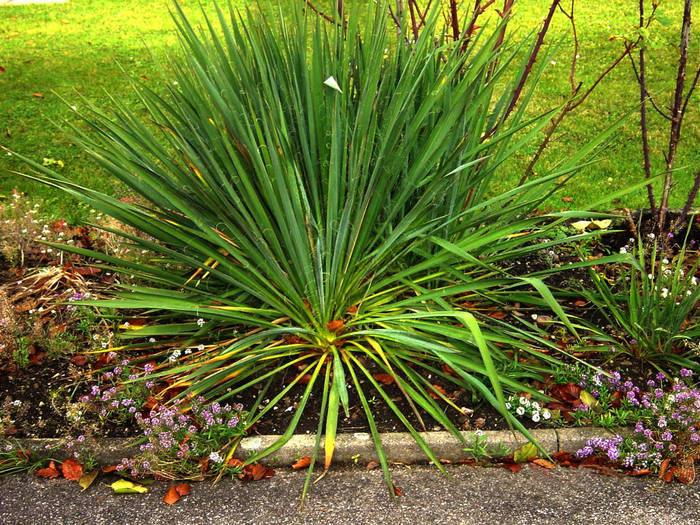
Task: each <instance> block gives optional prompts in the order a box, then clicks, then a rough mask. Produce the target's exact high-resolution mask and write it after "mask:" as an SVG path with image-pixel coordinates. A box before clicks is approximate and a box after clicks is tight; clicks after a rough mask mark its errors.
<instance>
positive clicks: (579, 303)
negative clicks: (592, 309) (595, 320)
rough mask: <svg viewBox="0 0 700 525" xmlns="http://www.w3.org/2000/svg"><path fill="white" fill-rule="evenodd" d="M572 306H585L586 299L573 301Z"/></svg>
mask: <svg viewBox="0 0 700 525" xmlns="http://www.w3.org/2000/svg"><path fill="white" fill-rule="evenodd" d="M574 306H578V307H581V306H586V301H581V300H578V301H575V302H574Z"/></svg>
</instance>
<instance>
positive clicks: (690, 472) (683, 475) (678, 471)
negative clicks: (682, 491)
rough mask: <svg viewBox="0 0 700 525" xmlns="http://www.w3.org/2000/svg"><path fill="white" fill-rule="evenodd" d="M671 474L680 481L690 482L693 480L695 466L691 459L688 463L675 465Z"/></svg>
mask: <svg viewBox="0 0 700 525" xmlns="http://www.w3.org/2000/svg"><path fill="white" fill-rule="evenodd" d="M673 475H674V476H675V478H676V479H677V480H678V481H680V482H681V483H685V484H689V483H692V482H693V481H695V466H694V465H693V463H692V461H691V462H689V463H688V464H684V465H681V466H678V467H675V469H674V472H673Z"/></svg>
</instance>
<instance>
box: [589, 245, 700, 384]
mask: <svg viewBox="0 0 700 525" xmlns="http://www.w3.org/2000/svg"><path fill="white" fill-rule="evenodd" d="M651 236H652V237H653V234H651ZM687 240H688V239H687V238H686V242H684V244H683V246H682V247H681V250H680V251H679V252H678V254H676V255H675V257H674V258H673V260H669V259H667V258H665V257H664V256H663V252H660V251H659V243H658V242H657V241H656V240H655V239H652V240H651V242H648V243H645V242H644V241H643V240H642V239H641V238H640V239H638V240H637V242H636V245H634V244H635V243H631V244H633V245H634V246H628V247H625V248H624V249H623V250H622V251H623V252H628V253H626V254H625V256H626V257H627V260H626V261H623V264H622V265H621V268H622V272H621V273H620V275H619V276H618V277H617V278H615V279H611V281H612V283H611V282H609V281H608V278H607V277H606V276H605V275H604V274H602V273H600V272H596V271H595V270H593V269H589V272H590V276H591V281H592V282H593V285H594V289H592V290H585V291H584V294H585V295H586V297H587V298H588V299H589V300H590V301H591V302H592V303H593V305H595V307H596V308H597V309H598V311H599V312H600V313H601V314H602V315H603V317H604V318H605V320H606V321H607V322H608V323H609V325H610V326H611V327H612V328H613V331H614V332H616V333H614V334H613V335H615V336H617V337H615V338H613V339H611V340H610V341H611V342H612V343H613V344H616V346H617V348H619V350H621V351H623V352H625V353H628V354H630V355H631V356H633V357H635V358H636V359H639V360H641V361H645V362H648V363H650V364H651V365H653V366H654V367H656V368H657V369H659V370H664V369H667V368H668V366H669V365H672V366H676V367H677V366H683V367H686V368H692V369H695V370H697V369H698V360H697V356H698V346H697V342H698V338H699V337H700V324H698V301H699V300H700V286H698V278H697V277H696V275H695V274H696V271H697V262H695V263H694V264H693V263H691V257H690V251H689V250H688V243H687Z"/></svg>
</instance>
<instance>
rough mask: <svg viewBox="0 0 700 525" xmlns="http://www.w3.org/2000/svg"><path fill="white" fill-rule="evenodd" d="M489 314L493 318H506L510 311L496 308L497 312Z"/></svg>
mask: <svg viewBox="0 0 700 525" xmlns="http://www.w3.org/2000/svg"><path fill="white" fill-rule="evenodd" d="M488 316H489V317H491V318H492V319H505V318H506V317H508V312H504V311H502V310H496V311H495V312H490V313H489V314H488Z"/></svg>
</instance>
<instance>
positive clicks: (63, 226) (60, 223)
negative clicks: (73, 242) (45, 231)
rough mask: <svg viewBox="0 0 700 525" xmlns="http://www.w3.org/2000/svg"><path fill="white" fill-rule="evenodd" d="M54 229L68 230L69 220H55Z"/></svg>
mask: <svg viewBox="0 0 700 525" xmlns="http://www.w3.org/2000/svg"><path fill="white" fill-rule="evenodd" d="M53 229H54V230H55V231H66V230H67V229H69V226H68V221H66V220H65V219H61V220H59V221H56V222H54V223H53Z"/></svg>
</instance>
